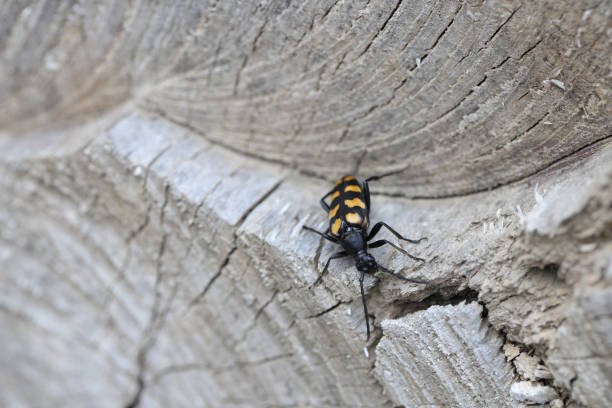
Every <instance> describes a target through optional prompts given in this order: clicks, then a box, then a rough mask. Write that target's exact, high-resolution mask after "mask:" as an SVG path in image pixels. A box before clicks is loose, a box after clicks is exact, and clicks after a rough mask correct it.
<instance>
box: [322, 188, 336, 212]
mask: <svg viewBox="0 0 612 408" xmlns="http://www.w3.org/2000/svg"><path fill="white" fill-rule="evenodd" d="M333 192H334V190H331V191H330V192H329V193H327V194H325V195H324V196H323V197H322V198H321V201H320V202H321V207H323V209H324V210H325V212H327V213H328V212H329V205H328V204H327V203H326V202H325V199H326V198H327V197H328V196H330V195H331V194H332V193H333Z"/></svg>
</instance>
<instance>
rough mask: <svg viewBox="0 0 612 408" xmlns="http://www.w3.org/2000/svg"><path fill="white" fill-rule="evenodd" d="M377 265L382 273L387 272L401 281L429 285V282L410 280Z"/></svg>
mask: <svg viewBox="0 0 612 408" xmlns="http://www.w3.org/2000/svg"><path fill="white" fill-rule="evenodd" d="M376 265H377V266H378V269H380V270H381V271H383V272H385V273H388V274H389V275H393V276H395V277H396V278H399V279H401V280H405V281H408V282H412V283H423V284H427V283H429V282H427V281H424V280H420V279H410V278H406V277H405V276H402V275H399V274H397V273H395V272H393V271H390V270H388V269H387V268H385V267H384V266H382V265H379V264H376Z"/></svg>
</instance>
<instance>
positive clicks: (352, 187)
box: [344, 184, 361, 193]
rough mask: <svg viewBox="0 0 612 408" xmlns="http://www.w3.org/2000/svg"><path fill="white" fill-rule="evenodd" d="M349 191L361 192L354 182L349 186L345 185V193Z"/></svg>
mask: <svg viewBox="0 0 612 408" xmlns="http://www.w3.org/2000/svg"><path fill="white" fill-rule="evenodd" d="M349 191H354V192H356V193H361V189H360V188H359V186H356V185H354V184H351V185H350V186H346V188H345V189H344V192H345V193H348V192H349Z"/></svg>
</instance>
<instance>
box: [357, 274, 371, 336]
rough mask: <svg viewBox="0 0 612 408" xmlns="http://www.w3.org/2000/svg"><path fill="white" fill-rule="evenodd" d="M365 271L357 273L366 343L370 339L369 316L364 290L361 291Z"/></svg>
mask: <svg viewBox="0 0 612 408" xmlns="http://www.w3.org/2000/svg"><path fill="white" fill-rule="evenodd" d="M364 275H365V273H364V272H363V271H361V275H359V286H360V287H361V301H362V302H363V315H364V316H365V321H366V330H367V333H368V337H367V338H366V343H367V342H368V340H370V318H369V317H368V306H367V305H366V298H365V292H364V291H363V277H364Z"/></svg>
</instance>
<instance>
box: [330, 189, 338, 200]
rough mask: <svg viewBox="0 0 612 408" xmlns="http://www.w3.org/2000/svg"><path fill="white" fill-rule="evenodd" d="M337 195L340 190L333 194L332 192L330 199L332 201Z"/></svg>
mask: <svg viewBox="0 0 612 408" xmlns="http://www.w3.org/2000/svg"><path fill="white" fill-rule="evenodd" d="M339 195H340V192H339V191H336V192H335V193H334V194H332V196H331V200H332V201H334V200H335V199H336V198H338V196H339Z"/></svg>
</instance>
